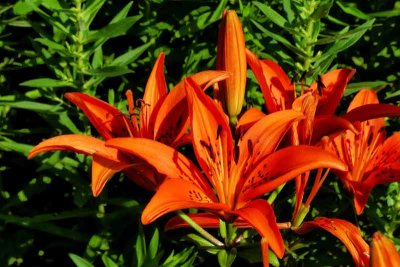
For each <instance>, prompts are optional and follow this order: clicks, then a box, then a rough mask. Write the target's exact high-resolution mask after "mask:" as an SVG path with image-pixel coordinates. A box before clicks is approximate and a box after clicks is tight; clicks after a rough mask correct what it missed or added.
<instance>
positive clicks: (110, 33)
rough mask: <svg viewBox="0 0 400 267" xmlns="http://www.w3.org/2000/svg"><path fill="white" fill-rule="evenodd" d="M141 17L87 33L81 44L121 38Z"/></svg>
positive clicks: (126, 19)
mask: <svg viewBox="0 0 400 267" xmlns="http://www.w3.org/2000/svg"><path fill="white" fill-rule="evenodd" d="M141 17H142V15H137V16H133V17H127V18H125V19H123V20H120V21H118V22H114V23H110V24H108V25H107V26H105V27H103V28H101V29H100V30H95V31H89V32H88V33H87V35H86V37H85V39H84V41H83V42H84V43H85V44H87V43H90V42H94V41H99V40H107V39H110V38H114V37H117V36H121V35H123V34H125V33H126V31H127V30H129V29H130V28H131V27H132V26H133V24H135V23H136V22H137V21H138V20H139V19H140V18H141ZM101 42H105V41H101Z"/></svg>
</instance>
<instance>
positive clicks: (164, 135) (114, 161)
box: [28, 53, 227, 196]
mask: <svg viewBox="0 0 400 267" xmlns="http://www.w3.org/2000/svg"><path fill="white" fill-rule="evenodd" d="M191 77H192V79H194V80H195V81H196V82H198V83H199V84H200V85H201V86H202V87H203V88H207V87H208V86H210V85H212V84H214V83H216V82H218V81H220V80H221V79H225V78H226V77H227V74H226V73H224V72H221V71H204V72H200V73H197V74H195V75H193V76H191ZM126 95H127V98H128V106H129V119H128V118H127V117H126V116H125V115H124V114H123V113H122V112H121V111H119V110H118V109H116V108H115V107H113V106H111V105H109V104H108V103H106V102H104V101H102V100H100V99H97V98H95V97H92V96H89V95H86V94H83V93H67V94H65V97H66V98H67V99H69V100H70V101H71V102H73V103H74V104H75V105H77V106H78V107H79V108H81V109H82V111H83V112H84V113H85V115H86V116H87V117H88V119H89V120H90V122H91V123H92V125H93V126H94V127H95V128H96V130H97V132H98V133H99V134H100V135H101V136H102V137H103V138H104V139H105V140H109V139H111V138H115V137H128V136H131V137H143V138H149V139H154V140H158V141H160V142H163V143H166V144H168V145H171V146H174V147H178V146H180V145H182V144H184V143H188V142H189V141H190V140H189V135H188V133H187V129H188V124H189V120H188V110H187V102H186V100H185V91H184V86H183V83H182V82H181V83H179V84H178V85H177V86H176V87H175V88H174V89H173V90H172V91H171V92H170V93H169V94H168V89H167V86H166V83H165V77H164V54H163V53H162V54H160V56H159V57H158V59H157V61H156V63H155V65H154V67H153V70H152V72H151V74H150V77H149V80H148V82H147V85H146V89H145V93H144V96H143V99H140V100H139V101H137V102H139V103H140V107H139V109H140V110H139V117H138V119H139V121H138V120H137V118H136V112H135V106H134V105H135V103H134V101H133V96H132V92H131V91H130V90H128V91H127V94H126ZM51 150H70V151H75V152H77V153H82V154H86V155H90V156H93V163H92V192H93V195H94V196H98V195H99V194H100V193H101V191H102V190H103V188H104V186H105V184H106V182H107V181H108V180H109V179H110V178H111V177H112V175H113V174H115V173H116V172H119V171H121V170H123V169H124V172H125V173H126V174H127V176H128V177H130V178H131V179H132V180H133V181H134V182H136V183H137V184H138V185H139V186H141V187H143V188H145V189H147V190H149V191H155V190H156V188H157V187H158V185H159V184H160V183H161V182H162V181H163V179H164V177H161V176H160V175H158V174H157V173H156V172H155V170H154V168H151V167H150V166H148V164H146V163H144V162H143V161H142V160H139V159H133V158H132V157H131V156H129V155H124V154H123V153H121V152H118V151H117V150H116V149H114V148H110V147H105V146H104V141H102V140H99V139H96V138H94V137H90V136H83V135H61V136H57V137H53V138H50V139H48V140H45V141H43V142H42V143H40V144H39V145H37V146H35V147H34V148H33V149H32V150H31V151H30V153H29V156H28V158H32V157H34V156H36V155H37V154H39V153H42V152H46V151H51Z"/></svg>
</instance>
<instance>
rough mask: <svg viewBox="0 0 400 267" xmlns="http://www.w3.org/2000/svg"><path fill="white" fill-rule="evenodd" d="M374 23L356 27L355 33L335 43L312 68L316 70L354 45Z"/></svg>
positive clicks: (370, 22) (371, 21)
mask: <svg viewBox="0 0 400 267" xmlns="http://www.w3.org/2000/svg"><path fill="white" fill-rule="evenodd" d="M374 21H375V19H372V20H369V21H367V22H365V23H364V24H362V25H360V26H358V27H357V28H356V29H355V30H356V31H355V32H354V34H352V35H350V36H349V37H348V38H344V39H340V40H338V41H336V42H335V43H334V44H333V45H331V46H330V47H329V48H328V49H327V50H326V51H325V52H324V53H323V54H322V56H321V57H319V58H318V59H317V60H316V62H315V63H314V66H313V67H314V69H318V68H319V65H321V64H323V63H324V61H326V60H328V59H329V58H330V57H332V56H336V55H337V54H338V53H340V52H342V51H343V50H346V49H347V48H349V47H350V46H352V45H354V44H355V43H356V42H357V41H358V40H359V39H360V38H361V37H362V36H363V35H364V34H365V32H366V31H367V30H368V29H369V28H370V27H372V25H373V23H374Z"/></svg>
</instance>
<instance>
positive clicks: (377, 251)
mask: <svg viewBox="0 0 400 267" xmlns="http://www.w3.org/2000/svg"><path fill="white" fill-rule="evenodd" d="M371 266H372V267H386V266H400V253H399V252H398V251H397V249H396V247H395V245H394V243H393V241H392V240H390V239H389V238H388V237H386V236H385V235H383V234H382V233H380V232H376V233H374V235H373V236H372V242H371Z"/></svg>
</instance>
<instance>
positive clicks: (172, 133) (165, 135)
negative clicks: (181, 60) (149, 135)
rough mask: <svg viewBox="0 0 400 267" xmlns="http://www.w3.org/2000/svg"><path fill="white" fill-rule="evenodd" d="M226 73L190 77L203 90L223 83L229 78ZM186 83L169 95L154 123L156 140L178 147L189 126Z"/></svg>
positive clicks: (178, 86) (208, 73) (204, 72)
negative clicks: (219, 82) (220, 82)
mask: <svg viewBox="0 0 400 267" xmlns="http://www.w3.org/2000/svg"><path fill="white" fill-rule="evenodd" d="M228 76H229V75H228V73H227V72H225V71H202V72H199V73H196V74H194V75H192V76H190V78H191V79H193V81H194V82H195V83H197V84H198V85H199V86H200V87H201V88H202V89H203V90H205V89H206V88H207V87H209V86H210V85H213V84H215V83H217V82H218V81H222V80H224V79H226V78H227V77H228ZM185 97H186V93H185V87H184V81H181V82H180V83H179V84H177V85H176V86H175V87H174V88H173V89H172V91H171V92H169V94H168V95H167V97H166V98H165V100H164V101H163V103H162V104H161V106H160V109H159V110H158V111H157V116H156V118H155V123H154V139H155V140H157V141H159V142H161V143H164V144H168V145H170V146H172V147H178V146H179V145H181V144H182V139H183V138H184V136H185V134H186V132H187V129H188V126H189V118H188V116H189V115H188V109H187V101H186V99H185Z"/></svg>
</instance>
